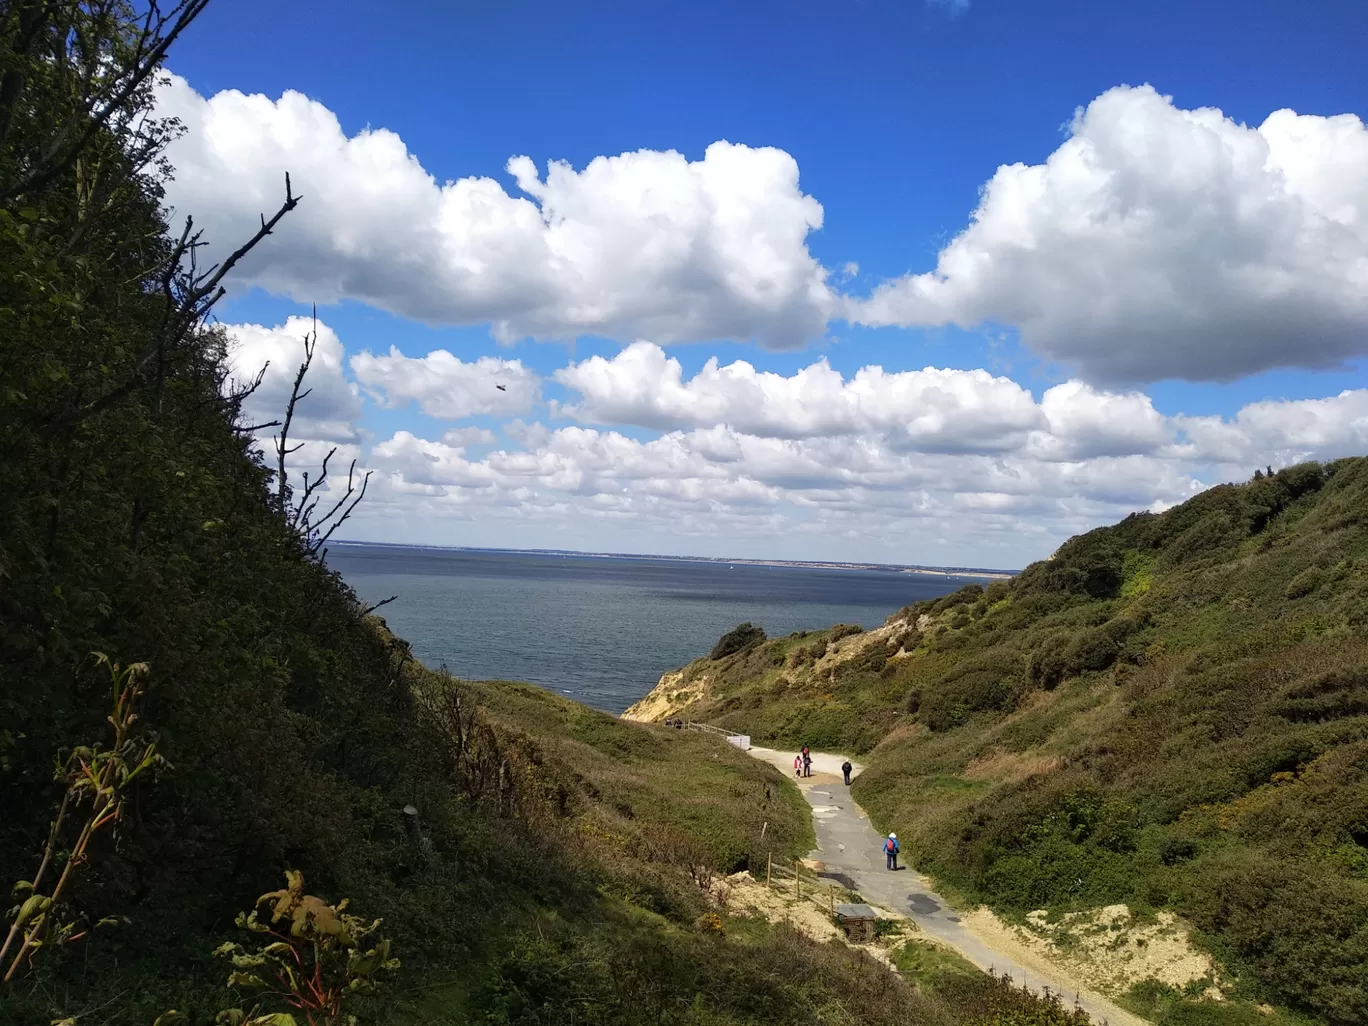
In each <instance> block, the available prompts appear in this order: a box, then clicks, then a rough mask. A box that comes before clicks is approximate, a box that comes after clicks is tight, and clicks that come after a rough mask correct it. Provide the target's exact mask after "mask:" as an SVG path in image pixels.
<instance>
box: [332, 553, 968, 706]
mask: <svg viewBox="0 0 1368 1026" xmlns="http://www.w3.org/2000/svg"><path fill="white" fill-rule="evenodd" d="M327 561H328V565H329V566H331V567H332V568H333V569H335V570H337V571H338V572H339V573H341V575H342V577H343V578H344V579H345V580H346V581H347V583H349V584H350V585H351V586H352V588H353V589H355V591H356V593H357V594H358V595H359V596H360V598H361V599H362V600H363V601H365V602H366V603H367V604H368V605H369V604H371V603H375V602H379V601H381V600H382V599H385V598H389V597H390V596H395V598H394V601H393V602H391V603H389V604H387V605H386V606H384V607H383V608H382V609H380V610H379V612H378V615H380V616H383V617H384V618H385V620H386V622H387V623H388V624H389V626H390V628H391V629H392V630H393V631H394V632H395V633H397V634H398V635H399V636H400V637H403V638H405V639H406V640H407V641H408V642H409V643H410V644H411V645H412V647H413V653H414V655H415V656H417V657H418V658H419V659H421V660H422V661H423V662H424V663H426V664H427V665H429V666H432V667H438V666H444V667H446V669H447V670H449V671H450V672H451V673H453V674H455V675H456V676H458V677H463V678H466V679H468V680H522V681H529V682H531V683H533V684H538V685H540V686H541V687H544V688H549V689H551V690H553V691H556V692H559V693H560V694H563V695H568V696H569V697H571V698H573V699H575V700H577V701H580V702H583V703H585V704H586V705H590V706H593V707H594V708H597V709H602V710H604V711H606V712H610V713H614V714H616V713H620V712H622V711H623V710H624V709H626V708H627V707H628V706H629V705H631V704H632V703H633V702H635V701H637V700H638V699H639V698H642V697H643V696H645V695H646V694H647V693H648V692H649V691H650V690H651V689H652V688H653V687H655V685H656V682H657V681H658V680H659V679H660V677H661V675H662V674H663V673H665V672H666V671H668V670H673V669H677V668H678V667H680V666H683V665H684V664H685V663H688V662H690V661H691V660H693V659H696V658H698V657H699V656H702V655H706V654H707V653H708V650H709V649H711V648H712V646H713V645H714V644H715V643H716V641H717V639H718V638H719V637H721V636H722V635H723V634H724V633H726V632H727V631H729V630H730V629H731V628H733V627H735V626H736V625H737V624H739V623H742V622H744V621H750V622H751V623H755V624H759V625H760V626H761V627H763V628H764V629H765V631H766V633H767V634H769V635H770V637H778V636H781V635H785V634H791V633H793V632H794V631H804V630H820V629H823V628H826V627H831V626H832V625H834V624H838V623H853V624H859V625H861V626H862V627H865V628H871V627H877V626H879V625H880V624H882V623H883V622H884V620H885V619H886V618H887V617H888V616H889V615H890V614H891V613H894V612H897V610H899V609H901V608H902V607H903V606H905V605H909V604H911V603H913V602H917V601H920V600H921V599H926V598H935V597H937V596H940V595H944V594H948V593H949V592H952V591H954V590H956V589H957V588H961V587H963V586H964V585H965V584H966V583H969V582H970V581H972V580H977V578H974V577H969V576H964V577H960V576H936V575H929V574H911V573H902V572H898V571H896V570H891V569H890V570H869V569H858V570H855V569H829V568H823V567H815V566H810V565H799V566H792V565H781V566H767V565H756V564H750V563H726V562H715V561H703V560H688V559H670V558H667V557H653V556H605V555H586V554H582V553H556V552H524V551H506V550H491V549H450V548H421V547H416V546H400V545H365V544H358V543H347V544H342V545H333V546H331V547H330V549H329V551H328V556H327ZM981 583H985V584H986V583H987V582H986V581H982V582H981Z"/></svg>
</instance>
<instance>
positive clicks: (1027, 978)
mask: <svg viewBox="0 0 1368 1026" xmlns="http://www.w3.org/2000/svg"><path fill="white" fill-rule="evenodd" d="M750 754H751V755H753V756H755V757H756V758H757V759H763V760H764V761H765V762H769V763H772V764H773V765H775V766H777V767H779V769H780V770H781V771H782V772H784V773H786V774H788V775H789V776H790V777H792V775H793V759H794V756H795V755H796V754H797V753H795V752H780V751H775V750H774V749H772V748H755V747H752V748H751V749H750ZM844 761H845V759H844V757H843V756H840V755H830V754H828V753H826V752H813V753H812V776H810V777H804V778H800V779H798V780H797V781H796V783H797V784H798V786H799V789H800V790H801V791H802V792H803V797H804V798H806V799H807V802H808V804H809V805H811V806H812V821H813V827H814V829H815V830H816V833H817V847H816V849H814V850H813V852H812V855H811V857H812V858H813V859H816V860H817V861H820V862H821V863H822V864H823V866H824V869H823V872H824V873H825V874H827V875H828V876H829V877H830V878H832V879H833V880H836V882H837V883H840V884H841V885H842V886H844V887H847V888H849V889H850V890H855V891H859V892H860V894H861V895H863V896H864V897H865V898H867V899H869V900H870V901H872V902H874V904H876V905H882V906H884V907H885V908H891V909H897V910H899V911H901V912H903V913H904V914H906V915H907V916H908V917H910V918H911V919H912V920H913V922H915V923H916V924H917V926H918V927H919V928H920V929H921V931H922V932H923V933H924V934H925V935H926V936H928V937H930V938H932V939H934V940H938V941H940V942H942V943H944V944H946V945H948V946H949V947H951V948H954V949H955V950H956V951H958V952H959V953H960V954H961V955H963V956H964V957H965V958H967V959H968V960H969V961H971V962H973V963H974V964H975V965H976V966H978V967H979V968H980V969H984V970H987V969H992V970H993V971H995V972H996V973H998V974H999V975H1002V974H1004V973H1005V974H1008V975H1010V976H1011V977H1012V979H1013V980H1014V981H1015V982H1016V983H1018V984H1020V985H1023V986H1025V987H1028V988H1029V989H1031V990H1033V991H1035V992H1036V993H1044V991H1045V990H1046V988H1048V989H1049V990H1050V991H1051V992H1052V993H1055V994H1060V995H1062V996H1063V999H1064V1001H1065V1002H1069V1001H1071V1000H1072V999H1074V998H1075V997H1076V998H1077V1000H1078V1003H1079V1005H1081V1006H1082V1007H1083V1008H1084V1010H1086V1011H1087V1012H1088V1014H1089V1015H1090V1016H1092V1019H1093V1021H1094V1022H1096V1023H1099V1024H1108V1026H1150V1023H1149V1022H1148V1021H1147V1020H1145V1019H1142V1018H1140V1017H1139V1016H1137V1015H1135V1014H1133V1013H1131V1012H1127V1011H1126V1010H1125V1009H1123V1008H1121V1007H1119V1006H1117V1005H1115V1004H1113V1003H1112V1002H1111V1001H1109V1000H1108V999H1107V998H1105V997H1103V996H1102V995H1101V994H1098V993H1096V992H1094V991H1090V990H1087V989H1084V988H1083V987H1080V986H1079V985H1078V982H1077V981H1076V980H1073V979H1070V978H1069V977H1068V976H1067V975H1065V974H1064V973H1062V972H1056V971H1053V970H1052V969H1051V968H1049V967H1047V966H1045V965H1043V964H1041V965H1035V966H1033V967H1030V968H1028V967H1027V966H1025V965H1022V964H1021V963H1020V962H1019V961H1017V960H1016V959H1015V958H1014V957H1013V956H1011V955H1009V954H1006V953H1004V952H1002V951H999V950H995V949H994V947H993V946H992V945H991V944H990V942H989V940H988V939H986V938H983V937H980V936H979V935H978V934H976V933H974V932H973V931H972V930H971V929H970V928H969V927H968V926H966V925H965V924H964V923H962V922H961V921H960V917H959V915H958V914H957V913H956V912H955V910H954V909H953V908H951V907H950V906H949V905H948V904H947V903H946V901H945V899H944V898H942V897H941V896H940V895H939V894H937V893H936V892H935V891H933V890H932V889H931V886H930V881H928V880H927V879H926V877H924V876H922V875H921V874H920V873H918V872H916V870H914V869H911V868H910V867H903V868H901V869H899V871H897V872H890V871H889V870H888V869H887V868H885V861H884V854H883V837H881V836H880V835H879V833H878V832H877V831H876V830H875V829H874V827H873V826H872V825H871V824H870V822H869V817H868V816H866V815H865V812H864V810H863V809H861V808H860V807H859V806H858V805H857V804H855V802H854V800H853V799H852V798H851V797H850V794H849V791H848V789H847V788H846V786H845V783H844V781H843V780H842V778H841V763H842V762H844ZM851 763H852V765H854V767H855V770H854V773H855V775H858V774H859V772H860V771H861V770H862V769H863V768H864V767H863V766H860V765H859V764H857V763H855V761H854V760H853V759H852V760H851Z"/></svg>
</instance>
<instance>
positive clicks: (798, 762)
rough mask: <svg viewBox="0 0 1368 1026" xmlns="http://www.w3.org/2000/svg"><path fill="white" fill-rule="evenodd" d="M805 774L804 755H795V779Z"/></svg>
mask: <svg viewBox="0 0 1368 1026" xmlns="http://www.w3.org/2000/svg"><path fill="white" fill-rule="evenodd" d="M802 775H803V757H802V756H801V755H795V756H794V757H793V779H794V780H797V779H798V778H799V777H801V776H802Z"/></svg>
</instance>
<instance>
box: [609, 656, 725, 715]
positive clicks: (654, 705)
mask: <svg viewBox="0 0 1368 1026" xmlns="http://www.w3.org/2000/svg"><path fill="white" fill-rule="evenodd" d="M687 671H688V668H687V667H686V668H685V669H683V670H671V671H670V672H669V673H667V674H665V675H664V676H663V677H661V678H660V683H658V684H657V685H656V686H655V687H654V688H652V689H651V693H650V694H648V695H647V696H646V697H645V698H643V699H642V700H641V701H639V702H637V703H636V704H634V705H633V706H632V707H631V708H630V709H628V710H627V711H626V712H624V713H623V714H622V718H623V719H624V720H631V721H633V722H634V723H658V722H659V721H660V720H663V719H665V718H666V717H669V716H674V715H676V714H678V713H680V712H682V711H683V710H684V709H685V707H686V706H689V705H691V704H693V703H694V702H696V701H698V700H699V699H701V698H704V697H706V695H707V694H708V684H709V683H710V682H711V680H712V675H711V674H708V673H701V674H699V675H698V676H696V677H694V678H693V679H692V680H686V679H685V678H686V676H687Z"/></svg>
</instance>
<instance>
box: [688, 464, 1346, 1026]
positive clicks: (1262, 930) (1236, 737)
mask: <svg viewBox="0 0 1368 1026" xmlns="http://www.w3.org/2000/svg"><path fill="white" fill-rule="evenodd" d="M841 633H843V632H841V631H833V632H820V633H818V634H814V635H806V636H793V637H789V638H781V639H775V640H772V641H768V642H766V643H764V644H762V645H757V646H754V647H752V648H749V649H747V650H745V651H742V652H738V653H736V654H733V655H731V656H729V657H727V658H725V659H722V660H700V661H699V662H698V663H695V664H693V665H692V666H690V667H689V668H688V669H687V670H686V680H687V679H694V680H697V679H699V678H700V677H704V676H706V677H707V678H708V682H709V683H708V686H707V688H706V689H705V695H704V697H703V698H702V700H701V701H699V702H697V703H696V704H695V705H693V706H692V707H691V708H689V710H688V715H691V716H693V717H695V718H698V719H710V720H712V722H715V723H718V724H721V725H724V726H727V727H730V728H732V729H736V730H740V731H744V732H746V733H749V734H750V735H751V736H752V737H754V738H755V740H756V741H757V742H759V743H767V742H769V743H782V744H798V743H804V742H806V743H810V744H812V745H813V746H814V747H817V748H830V749H832V750H837V751H839V750H843V749H844V750H848V751H858V752H865V753H868V754H867V755H866V757H865V759H864V761H865V762H866V763H867V764H868V766H869V768H868V770H867V771H866V772H865V773H864V774H863V775H862V776H861V777H860V778H859V780H858V781H857V783H856V785H855V794H856V796H857V797H858V799H859V800H860V801H861V802H862V803H863V804H864V805H865V806H866V807H867V808H868V809H869V810H870V811H871V813H872V814H873V815H874V816H875V818H876V819H877V820H878V821H879V822H880V823H881V825H884V826H887V827H892V828H894V829H896V830H897V831H898V835H899V837H900V838H904V839H905V842H904V843H905V844H906V846H907V850H908V851H909V854H911V856H912V857H913V858H914V859H915V860H916V863H917V864H918V865H919V867H920V868H924V869H927V870H929V871H931V872H932V873H933V874H934V875H935V876H936V877H937V878H938V879H939V880H940V881H941V882H942V883H943V884H944V885H946V886H949V887H952V888H953V889H956V890H958V891H960V892H962V893H965V894H966V895H968V896H971V897H974V898H980V899H983V900H986V901H988V902H989V903H991V904H992V905H993V906H994V907H996V908H997V909H999V910H1000V911H1003V912H1006V913H1008V914H1009V915H1010V914H1018V915H1019V914H1022V913H1024V912H1027V911H1030V910H1032V909H1037V908H1050V909H1056V910H1061V911H1062V910H1069V909H1077V908H1085V907H1096V906H1099V905H1105V904H1110V903H1113V902H1127V903H1129V904H1130V905H1131V906H1132V907H1133V908H1134V909H1136V910H1138V911H1139V912H1141V913H1142V914H1143V913H1144V912H1145V910H1147V909H1155V908H1171V909H1174V910H1176V911H1178V912H1180V913H1181V914H1182V915H1184V916H1185V917H1186V918H1187V919H1188V920H1189V921H1190V922H1191V923H1193V924H1194V925H1195V926H1196V928H1197V929H1198V931H1199V939H1200V940H1201V942H1202V943H1203V944H1205V945H1206V946H1207V947H1208V948H1210V950H1212V951H1213V952H1214V953H1216V954H1217V955H1218V956H1219V957H1220V959H1221V960H1222V961H1223V962H1224V963H1225V965H1226V966H1227V969H1228V973H1227V983H1228V984H1231V985H1232V986H1233V987H1234V993H1235V994H1236V995H1237V996H1238V995H1243V996H1245V997H1247V998H1249V1000H1250V1001H1253V1002H1262V1001H1267V1000H1273V1001H1277V1002H1281V1003H1284V1004H1287V1005H1290V1006H1292V1007H1294V1008H1297V1009H1300V1010H1301V1011H1302V1012H1304V1013H1306V1014H1309V1015H1312V1016H1315V1017H1317V1018H1318V1019H1320V1020H1321V1021H1325V1022H1333V1023H1345V1024H1348V1023H1357V1022H1363V1021H1368V459H1363V458H1355V459H1345V460H1339V461H1336V462H1334V463H1329V464H1325V465H1319V464H1304V465H1300V466H1294V467H1289V468H1286V469H1284V470H1281V471H1278V472H1277V473H1273V474H1269V475H1265V474H1263V473H1262V472H1260V473H1259V474H1258V475H1257V477H1256V478H1255V479H1253V480H1251V481H1250V482H1248V483H1246V484H1243V485H1224V486H1220V487H1217V488H1213V489H1211V490H1209V491H1207V492H1204V493H1203V494H1201V495H1199V496H1197V497H1195V498H1193V499H1191V500H1190V501H1188V502H1186V503H1184V504H1183V505H1181V506H1178V507H1175V508H1174V509H1172V510H1169V511H1167V512H1165V513H1163V514H1158V515H1150V514H1135V515H1133V516H1131V517H1128V518H1127V519H1126V520H1125V521H1123V522H1122V523H1120V524H1117V525H1115V526H1113V527H1108V528H1103V529H1099V530H1097V531H1093V532H1090V533H1088V534H1086V535H1082V536H1080V537H1078V538H1075V539H1073V540H1071V541H1069V542H1068V543H1066V544H1065V545H1063V546H1062V547H1061V548H1060V549H1059V551H1058V552H1057V553H1056V554H1055V555H1054V556H1053V557H1052V558H1051V559H1049V560H1046V561H1043V562H1040V563H1036V564H1034V565H1032V566H1031V567H1029V568H1027V569H1026V570H1025V571H1024V572H1023V573H1022V574H1021V575H1020V576H1019V577H1017V578H1016V579H1014V580H1012V581H1010V582H1006V581H1000V582H993V583H992V584H990V585H989V586H987V587H986V588H984V587H981V586H979V585H970V586H968V587H966V588H963V589H961V590H960V591H958V592H956V593H955V594H953V595H949V596H946V597H944V598H941V599H938V600H935V601H929V602H923V603H919V604H918V605H916V606H913V607H909V608H908V609H905V610H903V611H901V612H900V613H899V614H897V615H896V616H894V617H893V618H891V620H890V622H889V624H888V625H886V626H885V627H884V628H882V629H881V630H880V632H878V633H877V634H875V633H869V634H864V635H853V636H846V637H838V636H837V635H839V634H841ZM1175 1021H1176V1020H1175Z"/></svg>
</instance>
